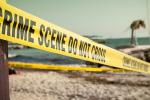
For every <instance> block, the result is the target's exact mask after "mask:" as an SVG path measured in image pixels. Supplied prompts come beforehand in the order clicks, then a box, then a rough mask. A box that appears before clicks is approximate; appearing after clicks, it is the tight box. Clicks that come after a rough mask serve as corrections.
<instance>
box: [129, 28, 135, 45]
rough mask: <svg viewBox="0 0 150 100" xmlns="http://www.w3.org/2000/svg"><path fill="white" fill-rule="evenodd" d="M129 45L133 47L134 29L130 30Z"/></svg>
mask: <svg viewBox="0 0 150 100" xmlns="http://www.w3.org/2000/svg"><path fill="white" fill-rule="evenodd" d="M130 44H131V45H134V29H132V32H131V40H130Z"/></svg>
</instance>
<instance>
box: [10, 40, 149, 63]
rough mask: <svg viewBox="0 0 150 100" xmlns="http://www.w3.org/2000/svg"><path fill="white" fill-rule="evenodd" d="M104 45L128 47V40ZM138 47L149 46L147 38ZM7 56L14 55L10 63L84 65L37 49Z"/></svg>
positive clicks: (73, 59)
mask: <svg viewBox="0 0 150 100" xmlns="http://www.w3.org/2000/svg"><path fill="white" fill-rule="evenodd" d="M96 41H97V42H100V41H102V40H101V39H96ZM103 41H105V44H104V45H107V46H109V47H111V48H116V47H118V46H124V45H130V39H129V38H120V39H105V40H103ZM138 43H139V45H148V44H150V39H149V38H138ZM9 54H11V55H16V56H14V57H11V58H9V60H10V61H21V62H30V63H44V64H57V65H59V64H60V65H68V64H69V65H76V64H77V65H85V63H86V62H85V61H83V60H78V59H75V58H70V57H66V56H63V55H58V54H54V53H50V52H45V51H42V50H38V49H22V50H19V49H18V50H9Z"/></svg>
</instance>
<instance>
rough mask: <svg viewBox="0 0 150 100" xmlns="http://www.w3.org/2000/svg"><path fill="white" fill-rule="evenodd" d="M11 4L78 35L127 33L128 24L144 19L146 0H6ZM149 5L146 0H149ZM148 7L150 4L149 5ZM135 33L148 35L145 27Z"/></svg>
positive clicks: (112, 36)
mask: <svg viewBox="0 0 150 100" xmlns="http://www.w3.org/2000/svg"><path fill="white" fill-rule="evenodd" d="M7 2H8V3H9V4H11V5H14V6H15V7H17V8H20V9H22V10H24V11H27V12H29V13H31V14H33V15H36V16H38V17H40V18H42V19H45V20H47V21H49V22H52V23H54V24H56V25H59V26H61V27H64V28H66V29H68V30H70V31H73V32H75V33H77V34H82V35H99V36H102V37H103V38H120V37H130V33H131V32H130V31H131V30H130V28H129V26H130V24H131V22H132V21H134V20H137V19H143V20H145V22H146V23H147V0H7ZM149 6H150V1H149ZM149 8H150V7H149ZM137 36H138V37H143V36H150V35H149V34H148V31H147V29H142V28H141V29H140V30H138V31H137Z"/></svg>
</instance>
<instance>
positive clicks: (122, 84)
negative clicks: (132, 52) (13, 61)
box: [9, 70, 150, 100]
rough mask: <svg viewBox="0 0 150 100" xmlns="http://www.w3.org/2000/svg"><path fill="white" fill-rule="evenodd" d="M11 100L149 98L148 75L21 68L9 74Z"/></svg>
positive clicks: (149, 83) (128, 99)
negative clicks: (16, 72) (15, 72)
mask: <svg viewBox="0 0 150 100" xmlns="http://www.w3.org/2000/svg"><path fill="white" fill-rule="evenodd" d="M9 79H10V98H11V100H150V75H147V74H141V73H136V72H118V73H112V72H107V73H90V72H75V71H71V72H68V71H34V70H20V73H19V74H17V75H10V77H9Z"/></svg>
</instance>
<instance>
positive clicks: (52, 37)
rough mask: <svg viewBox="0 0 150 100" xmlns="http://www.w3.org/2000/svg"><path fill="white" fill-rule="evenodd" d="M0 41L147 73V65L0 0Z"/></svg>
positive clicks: (148, 68) (148, 67) (149, 71)
mask: <svg viewBox="0 0 150 100" xmlns="http://www.w3.org/2000/svg"><path fill="white" fill-rule="evenodd" d="M0 39H3V40H6V41H10V42H15V43H18V44H22V45H25V46H30V47H33V48H36V49H41V50H44V51H48V52H53V53H57V54H61V55H65V56H69V57H73V58H77V59H82V60H86V61H90V62H94V63H100V64H104V65H109V66H114V67H117V68H123V69H127V70H132V71H138V72H144V73H150V64H149V63H147V62H144V61H142V60H139V59H137V58H134V57H131V56H129V55H127V54H124V53H121V52H119V51H117V50H114V49H112V48H109V47H107V46H104V45H102V44H98V43H96V42H94V41H92V40H90V39H88V38H85V37H82V36H80V35H78V34H75V33H73V32H71V31H68V30H66V29H63V28H61V27H59V26H57V25H54V24H52V23H48V22H47V21H44V20H42V19H40V18H38V17H36V16H33V15H31V14H29V13H26V12H24V11H22V10H20V9H18V8H15V7H13V6H11V5H9V4H6V3H4V2H2V1H0Z"/></svg>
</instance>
